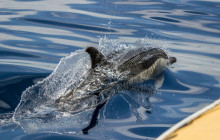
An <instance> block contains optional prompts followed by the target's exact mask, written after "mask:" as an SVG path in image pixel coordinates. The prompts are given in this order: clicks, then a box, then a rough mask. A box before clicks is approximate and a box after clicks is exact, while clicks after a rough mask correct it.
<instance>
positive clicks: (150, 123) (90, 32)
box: [0, 0, 220, 139]
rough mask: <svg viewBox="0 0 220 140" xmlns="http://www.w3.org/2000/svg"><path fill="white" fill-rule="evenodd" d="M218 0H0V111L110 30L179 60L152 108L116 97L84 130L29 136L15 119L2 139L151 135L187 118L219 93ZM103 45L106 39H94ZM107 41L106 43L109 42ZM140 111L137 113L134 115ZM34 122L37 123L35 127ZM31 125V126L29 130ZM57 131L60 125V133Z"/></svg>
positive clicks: (8, 110) (2, 132)
mask: <svg viewBox="0 0 220 140" xmlns="http://www.w3.org/2000/svg"><path fill="white" fill-rule="evenodd" d="M219 7H220V2H219V1H216V0H212V1H203V0H200V1H191V0H181V1H180V0H178V1H171V0H162V1H114V0H108V1H101V0H92V1H91V0H81V1H75V0H69V1H59V0H7V1H6V0H5V1H1V4H0V113H1V114H2V113H9V114H10V113H11V111H13V110H14V109H15V107H16V106H17V104H18V102H19V101H20V97H21V93H22V92H23V91H24V90H25V89H26V88H27V87H29V86H30V85H33V84H34V82H35V81H36V79H38V78H43V77H46V76H47V75H49V74H50V73H51V72H52V71H53V70H54V68H55V67H56V65H57V63H58V62H59V61H60V59H61V58H62V57H64V56H67V55H68V54H70V53H71V52H74V51H76V50H77V49H80V48H85V47H88V46H95V47H96V46H98V43H99V38H100V37H105V36H107V37H108V38H109V39H118V40H119V42H123V43H125V44H129V43H134V42H136V41H137V40H141V39H143V38H145V39H143V40H147V39H148V38H151V39H150V41H151V42H157V43H154V44H155V45H156V46H165V47H166V49H167V50H168V51H169V53H170V54H171V55H173V56H175V57H177V59H178V62H177V63H176V64H175V65H174V67H173V68H170V70H167V71H166V72H165V75H164V83H163V85H162V87H161V88H159V89H158V91H157V94H155V95H154V96H152V97H150V98H149V99H148V100H149V101H150V103H151V104H150V106H151V110H148V111H146V110H145V111H144V109H143V108H141V107H140V106H138V105H137V107H136V109H137V112H138V114H139V116H140V117H142V121H141V122H136V119H135V116H134V114H132V112H131V110H130V106H129V103H128V102H130V101H129V100H127V101H128V102H126V100H124V99H125V97H124V96H114V97H113V98H111V99H110V101H109V102H108V104H107V105H106V106H105V107H104V108H103V109H102V110H101V112H100V119H99V120H100V122H99V124H98V125H97V127H95V128H94V129H92V130H91V132H90V133H89V135H88V136H87V135H80V134H78V135H75V136H74V134H72V132H73V131H72V130H71V127H69V128H67V129H65V130H64V131H66V132H67V133H65V134H54V133H53V134H51V133H50V132H48V133H36V134H26V133H24V132H23V131H22V130H21V128H20V127H18V126H17V125H15V124H12V125H10V126H7V127H1V128H0V135H1V136H2V138H3V139H31V138H39V139H57V138H65V139H72V138H76V139H88V138H91V139H100V138H106V139H110V138H113V139H153V138H155V137H157V136H158V135H160V134H161V133H162V132H163V131H165V130H166V129H168V128H169V127H170V126H171V125H172V124H175V123H176V122H178V121H179V120H181V119H183V118H184V117H186V116H188V115H190V114H191V113H193V112H195V111H197V110H199V109H200V108H202V107H203V106H205V105H206V104H208V103H211V102H212V101H213V100H215V99H217V98H219V95H218V91H219V87H220V75H219V70H220V61H219V59H220V50H219V45H220V41H219V37H220V26H219V23H220V18H219V16H220V15H219V13H220V8H219ZM99 45H103V44H99ZM108 45H109V44H107V42H106V44H105V46H106V47H109V48H111V46H108ZM136 117H137V116H136ZM32 127H34V126H32ZM32 129H33V128H32ZM60 132H61V131H60Z"/></svg>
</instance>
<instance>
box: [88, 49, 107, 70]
mask: <svg viewBox="0 0 220 140" xmlns="http://www.w3.org/2000/svg"><path fill="white" fill-rule="evenodd" d="M85 51H86V52H87V53H89V55H90V57H91V61H92V69H94V68H95V67H96V66H97V65H98V64H100V63H101V62H102V61H104V55H103V54H102V53H101V52H99V51H98V50H97V49H96V48H94V47H88V48H86V50H85Z"/></svg>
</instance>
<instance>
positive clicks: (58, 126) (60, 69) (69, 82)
mask: <svg viewBox="0 0 220 140" xmlns="http://www.w3.org/2000/svg"><path fill="white" fill-rule="evenodd" d="M154 45H155V44H154V43H152V40H150V39H147V40H146V39H142V40H139V41H137V42H135V43H134V44H123V43H120V42H119V41H117V40H109V39H107V38H101V39H100V42H99V47H98V49H99V50H100V52H101V53H102V54H103V55H104V56H105V57H106V58H107V59H108V60H109V61H111V62H112V63H114V64H115V66H116V67H117V66H119V65H120V64H121V63H123V62H124V61H125V60H126V59H127V58H128V57H131V55H136V54H137V53H139V52H141V51H143V50H146V49H148V48H149V47H155V46H154ZM160 47H161V46H160ZM162 47H163V46H162ZM134 50H135V51H134ZM131 52H132V53H131ZM90 67H91V64H90V57H89V55H88V54H87V53H86V52H85V51H84V50H78V51H75V52H74V53H72V54H71V55H69V56H67V57H65V58H63V59H61V61H60V63H59V64H58V66H57V67H56V69H55V70H54V72H53V73H52V74H51V75H50V76H48V77H47V78H45V79H44V80H42V81H40V82H38V83H37V84H35V85H33V86H31V87H29V88H27V89H26V90H25V91H24V92H23V93H22V97H21V101H20V103H19V105H18V107H17V108H16V109H15V112H14V114H13V117H12V120H13V121H14V122H16V123H18V124H19V125H20V126H21V127H22V128H23V130H24V131H25V132H29V133H33V132H38V131H48V130H49V131H56V132H57V131H58V132H61V131H62V132H67V129H71V131H75V132H77V131H78V132H79V131H80V130H81V129H82V128H84V127H86V126H87V125H88V124H89V122H90V119H91V116H92V113H93V111H94V109H95V107H96V106H97V105H98V104H100V103H103V102H105V101H108V99H109V98H111V97H112V96H113V95H114V94H116V93H121V94H123V97H124V99H125V100H126V101H127V102H128V103H129V105H130V108H131V112H133V113H134V115H135V116H136V117H137V119H138V120H141V119H142V118H141V117H140V115H139V113H138V111H137V109H138V108H137V106H142V107H144V108H145V109H150V103H149V101H148V98H149V97H150V96H151V95H153V94H154V93H155V92H156V90H155V85H154V84H153V83H149V82H148V83H142V84H140V85H133V86H132V85H123V86H122V85H120V84H118V83H117V82H118V81H120V78H122V79H123V78H126V77H125V76H124V75H123V74H121V73H117V72H112V70H109V69H105V68H103V67H102V68H101V69H102V70H103V69H104V73H105V75H106V77H107V78H108V79H111V80H109V82H108V83H107V84H106V83H105V84H103V83H100V84H101V86H100V87H101V89H94V92H95V91H97V90H103V89H104V90H103V91H102V94H100V95H99V97H97V96H96V95H91V94H88V93H87V92H86V91H87V90H88V89H91V87H90V85H91V83H92V81H93V80H97V77H89V79H88V74H89V71H90ZM87 81H89V82H90V83H88V82H87ZM82 82H84V83H85V82H87V87H85V88H84V89H81V90H80V93H76V94H75V95H74V98H73V99H71V102H72V103H71V104H70V105H72V106H71V108H72V109H70V110H71V111H68V109H63V110H60V108H57V107H56V106H55V102H56V100H57V99H58V98H59V97H60V96H62V95H65V94H67V93H68V91H69V90H72V89H74V88H78V87H79V85H80V83H82ZM67 108H68V107H67ZM64 128H66V129H64Z"/></svg>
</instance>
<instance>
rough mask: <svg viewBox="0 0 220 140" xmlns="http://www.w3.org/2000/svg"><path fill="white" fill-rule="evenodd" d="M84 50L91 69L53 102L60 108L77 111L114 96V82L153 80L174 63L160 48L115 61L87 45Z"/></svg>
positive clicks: (119, 83) (135, 52) (127, 82)
mask: <svg viewBox="0 0 220 140" xmlns="http://www.w3.org/2000/svg"><path fill="white" fill-rule="evenodd" d="M85 52H87V53H88V54H89V55H90V58H91V69H90V70H89V72H88V75H87V77H86V78H85V79H84V80H82V82H80V83H79V84H78V85H77V86H75V87H74V88H72V89H68V90H67V91H66V92H65V94H64V95H62V96H61V97H59V98H58V99H57V100H56V101H55V106H56V107H57V108H59V110H60V111H68V112H73V113H74V112H75V113H76V112H80V111H82V110H83V109H86V108H92V107H96V106H97V105H98V104H102V103H104V102H105V101H106V100H107V99H108V98H110V97H111V96H113V94H114V93H115V92H114V91H112V89H113V90H116V89H117V86H116V85H126V84H128V85H133V84H137V83H141V82H144V81H147V80H149V79H154V78H155V77H157V76H158V75H159V74H160V73H162V72H163V71H164V70H165V69H166V68H167V67H168V66H169V65H171V64H173V63H175V62H176V58H175V57H168V55H167V54H166V53H165V52H164V51H163V50H162V49H160V48H148V49H145V50H143V49H142V50H137V51H132V52H131V53H127V55H125V56H122V57H121V58H120V60H119V61H114V62H113V61H110V59H109V58H110V56H106V57H105V56H104V55H103V54H102V53H101V52H100V51H98V50H97V49H96V48H94V47H88V48H86V49H85ZM111 57H112V56H111ZM113 57H114V56H113ZM117 62H118V63H117ZM111 91H112V92H111Z"/></svg>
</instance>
